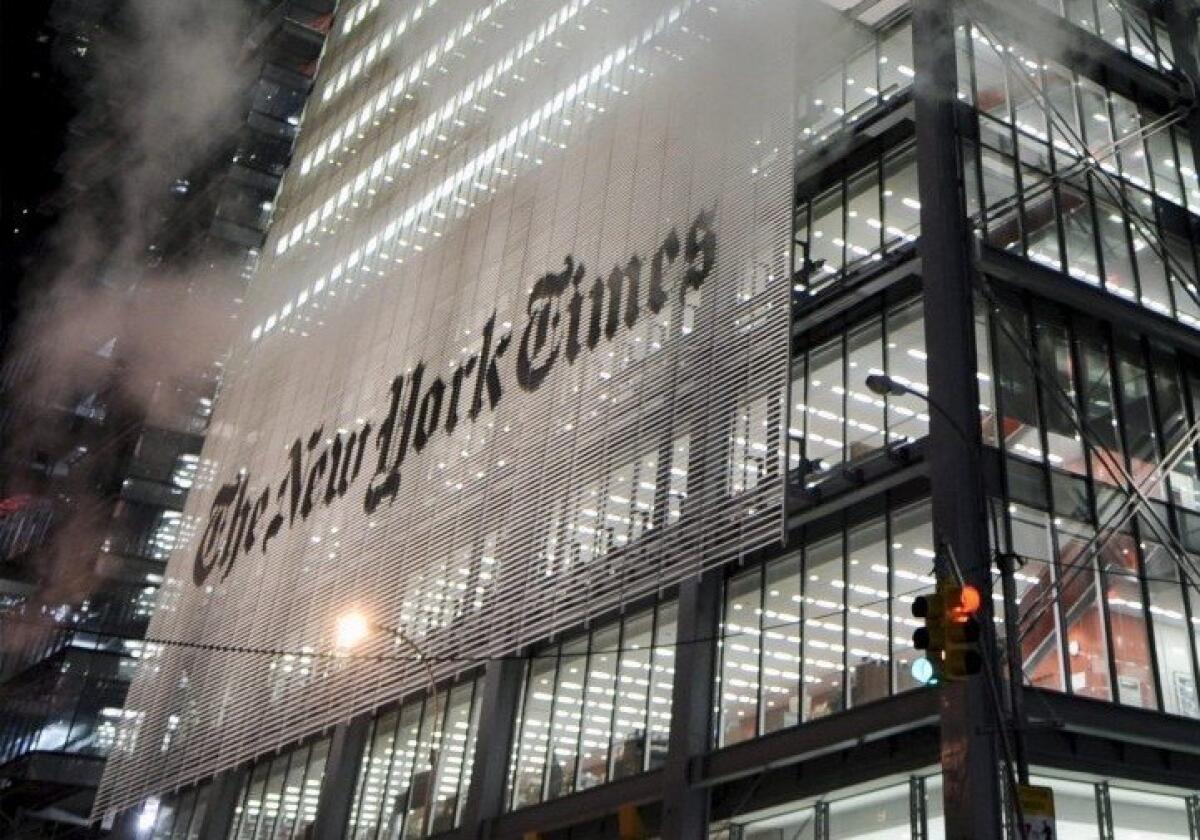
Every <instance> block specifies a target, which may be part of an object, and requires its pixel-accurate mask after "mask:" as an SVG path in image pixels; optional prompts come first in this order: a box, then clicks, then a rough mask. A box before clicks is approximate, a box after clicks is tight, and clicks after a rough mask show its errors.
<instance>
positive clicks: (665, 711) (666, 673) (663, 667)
mask: <svg viewBox="0 0 1200 840" xmlns="http://www.w3.org/2000/svg"><path fill="white" fill-rule="evenodd" d="M678 612H679V608H678V607H677V606H676V605H675V604H674V603H670V604H663V605H661V606H660V607H659V608H658V624H657V627H656V628H655V630H654V673H653V675H652V677H651V680H652V683H651V689H650V727H649V728H650V769H654V768H656V767H661V766H662V764H663V762H664V761H666V758H667V741H668V736H669V735H670V734H671V697H672V694H673V689H674V679H675V638H676V622H677V618H678Z"/></svg>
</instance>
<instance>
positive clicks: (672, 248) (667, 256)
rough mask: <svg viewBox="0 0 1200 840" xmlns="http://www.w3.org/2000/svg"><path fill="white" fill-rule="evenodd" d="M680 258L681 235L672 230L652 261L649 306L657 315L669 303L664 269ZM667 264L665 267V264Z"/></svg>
mask: <svg viewBox="0 0 1200 840" xmlns="http://www.w3.org/2000/svg"><path fill="white" fill-rule="evenodd" d="M678 256H679V235H678V234H676V233H675V229H674V228H672V229H671V232H670V233H668V234H667V238H666V239H664V240H663V244H662V245H660V246H659V249H658V250H657V251H655V252H654V257H653V259H651V260H650V295H649V299H648V305H649V306H650V311H651V312H653V313H655V314H656V315H657V314H658V313H659V312H660V311H661V310H662V308H663V306H664V305H666V302H667V293H666V292H665V291H664V290H663V269H664V268H666V267H667V266H669V265H670V264H671V263H673V262H675V258H676V257H678ZM664 262H665V263H666V265H665V266H664V265H663V263H664Z"/></svg>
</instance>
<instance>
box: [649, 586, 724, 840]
mask: <svg viewBox="0 0 1200 840" xmlns="http://www.w3.org/2000/svg"><path fill="white" fill-rule="evenodd" d="M720 626H721V576H720V574H718V572H717V571H716V570H714V571H710V572H707V573H705V574H704V575H701V576H700V577H696V578H690V579H688V580H686V581H684V582H683V583H682V584H681V585H680V587H679V629H678V639H679V644H678V645H677V646H676V648H675V678H674V688H673V693H672V695H671V735H670V740H669V742H668V746H667V760H666V764H665V765H664V766H663V770H662V803H663V807H662V832H661V834H662V836H663V837H670V838H673V840H701V839H702V838H707V837H708V807H709V796H708V788H706V787H704V786H702V785H701V784H699V779H697V778H695V772H694V768H695V767H697V766H698V765H699V763H700V761H701V760H702V758H703V756H704V755H705V754H706V753H707V752H708V750H709V748H710V740H711V733H712V706H713V674H714V673H715V670H714V669H715V666H716V652H717V645H716V642H715V641H714V640H715V639H716V637H717V635H718V633H719V632H720Z"/></svg>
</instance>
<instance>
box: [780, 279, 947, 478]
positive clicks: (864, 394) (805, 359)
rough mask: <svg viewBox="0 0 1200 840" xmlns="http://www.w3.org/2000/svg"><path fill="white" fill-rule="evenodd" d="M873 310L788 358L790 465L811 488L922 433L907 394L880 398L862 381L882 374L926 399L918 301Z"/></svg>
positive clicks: (921, 416)
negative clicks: (790, 365)
mask: <svg viewBox="0 0 1200 840" xmlns="http://www.w3.org/2000/svg"><path fill="white" fill-rule="evenodd" d="M880 310H881V311H879V312H877V313H876V314H874V315H870V316H868V317H866V318H865V319H864V320H863V321H862V322H861V323H858V324H856V325H854V326H852V327H850V328H848V329H845V330H844V331H842V332H839V333H837V334H835V335H833V336H832V337H826V338H820V339H817V340H816V341H815V343H813V344H812V345H811V346H810V347H808V348H807V349H804V350H802V351H799V352H797V353H795V354H794V356H793V366H794V367H793V371H794V378H793V380H792V405H791V412H790V415H791V416H790V418H789V425H788V436H789V443H790V452H789V466H790V469H791V470H792V471H793V472H794V473H798V474H799V475H801V476H803V477H804V479H805V482H806V483H807V484H809V485H812V484H815V483H816V482H818V481H819V480H820V478H821V477H822V475H823V474H824V473H826V472H828V471H829V470H831V469H833V468H835V467H840V466H843V465H845V464H853V463H855V462H861V461H862V460H864V459H866V458H869V457H871V456H873V455H875V454H877V453H879V452H880V451H881V450H884V449H892V448H896V447H899V446H903V445H904V444H907V443H909V442H911V441H914V440H917V439H919V438H922V437H924V436H925V435H926V434H928V432H929V415H928V413H927V412H928V408H929V407H928V405H927V404H926V403H925V402H924V401H923V400H922V399H921V398H920V397H916V396H913V395H911V394H903V395H900V396H880V395H878V394H875V393H873V392H872V391H871V390H870V389H869V388H868V387H867V384H866V383H867V377H868V376H870V375H872V374H886V375H887V376H889V377H891V378H892V379H893V380H895V381H896V382H898V383H900V384H902V385H905V386H906V387H908V388H912V389H913V391H915V392H917V393H921V394H923V393H925V392H926V390H927V385H926V383H925V321H924V314H923V312H922V308H921V301H920V299H916V300H910V301H907V302H904V303H899V304H886V305H884V304H881V305H880Z"/></svg>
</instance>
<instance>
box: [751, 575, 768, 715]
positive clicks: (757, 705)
mask: <svg viewBox="0 0 1200 840" xmlns="http://www.w3.org/2000/svg"><path fill="white" fill-rule="evenodd" d="M757 576H758V668H757V673H756V674H755V683H756V684H755V690H754V698H755V699H754V735H755V737H760V736H761V735H762V734H763V732H764V730H765V728H766V727H765V726H764V721H763V714H764V712H763V709H764V704H763V700H764V699H765V698H764V696H763V674H764V671H763V668H764V664H765V659H766V654H767V644H766V630H765V629H764V624H765V621H764V619H765V618H766V615H767V567H766V564H765V563H759V565H758V571H757Z"/></svg>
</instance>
